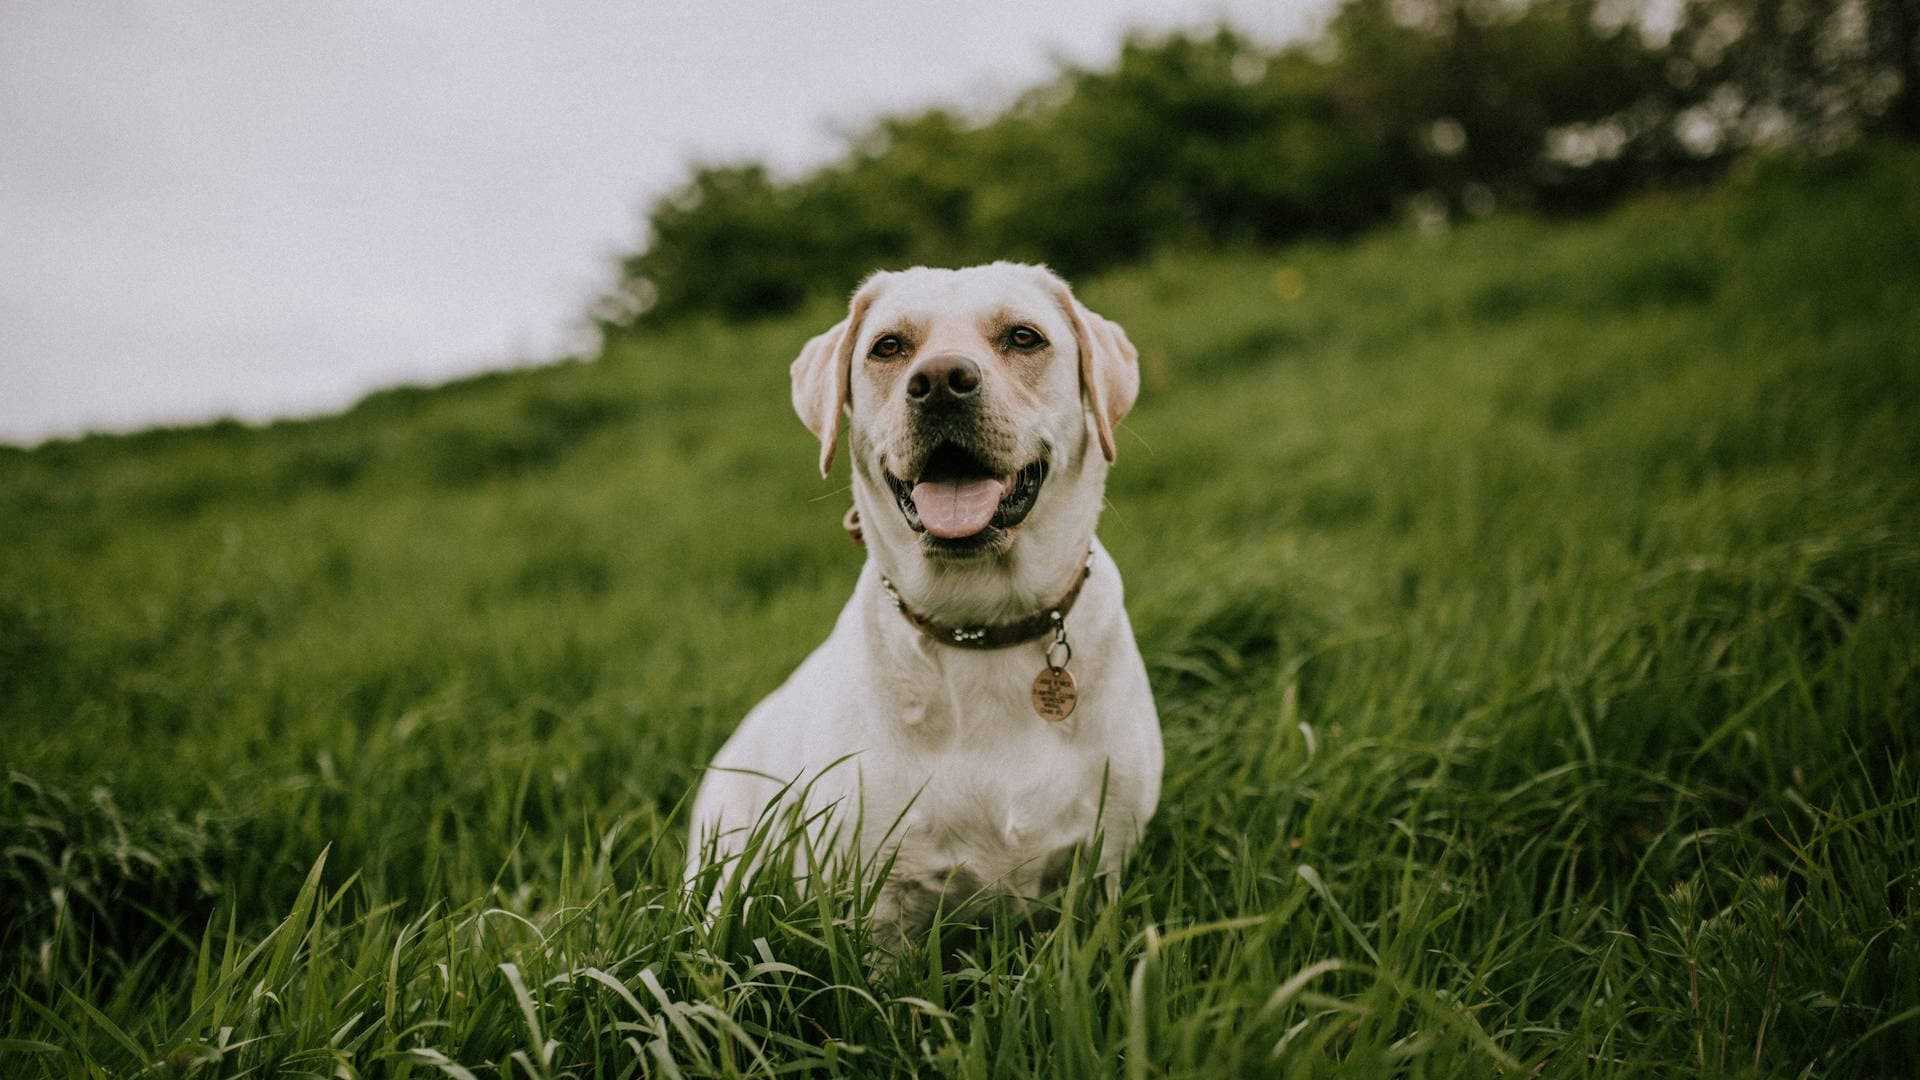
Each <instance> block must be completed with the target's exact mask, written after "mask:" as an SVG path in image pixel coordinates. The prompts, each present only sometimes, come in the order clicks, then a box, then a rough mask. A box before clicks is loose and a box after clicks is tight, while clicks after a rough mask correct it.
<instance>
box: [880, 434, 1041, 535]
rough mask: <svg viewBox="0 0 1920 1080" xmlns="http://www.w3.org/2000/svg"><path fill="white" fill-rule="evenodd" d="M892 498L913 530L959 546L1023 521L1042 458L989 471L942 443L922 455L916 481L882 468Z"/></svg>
mask: <svg viewBox="0 0 1920 1080" xmlns="http://www.w3.org/2000/svg"><path fill="white" fill-rule="evenodd" d="M886 477H887V486H888V487H890V488H892V489H893V499H894V502H896V503H898V504H899V506H900V513H901V514H903V515H905V516H906V519H907V524H908V525H911V526H912V527H913V531H914V532H923V533H926V534H927V535H928V536H929V537H932V538H933V539H934V540H936V541H939V542H942V543H943V544H946V545H952V546H964V545H966V544H968V543H973V542H979V541H984V540H986V539H988V538H990V536H991V534H992V531H993V530H995V529H1011V528H1013V527H1014V526H1015V525H1018V524H1020V523H1021V522H1022V521H1025V520H1026V518H1027V514H1028V513H1029V512H1031V511H1032V510H1033V503H1034V500H1035V499H1037V498H1039V497H1040V485H1041V484H1043V483H1045V482H1046V479H1047V462H1046V459H1045V458H1044V457H1042V458H1039V459H1036V460H1034V461H1032V462H1029V463H1028V464H1027V465H1026V466H1024V467H1022V468H1021V469H1019V470H1018V471H1016V472H1013V473H1010V474H1000V473H996V472H994V470H993V469H992V468H990V467H989V466H988V465H987V464H986V463H985V462H984V461H981V460H980V458H979V457H978V456H977V455H975V454H974V453H973V452H972V451H970V450H968V449H967V448H965V447H963V446H960V445H958V444H956V443H951V442H943V443H941V444H940V445H939V446H937V447H935V448H934V451H933V453H931V454H929V455H927V462H926V464H925V465H924V466H922V467H921V470H920V476H919V478H918V479H916V480H913V481H911V482H909V481H906V480H902V479H900V478H899V477H897V476H895V475H893V473H892V472H891V471H890V470H888V471H886Z"/></svg>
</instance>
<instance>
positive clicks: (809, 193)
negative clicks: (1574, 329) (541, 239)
mask: <svg viewBox="0 0 1920 1080" xmlns="http://www.w3.org/2000/svg"><path fill="white" fill-rule="evenodd" d="M1875 131H1878V132H1884V133H1890V134H1894V135H1899V136H1903V137H1905V138H1908V139H1916V138H1920V3H1916V0H1838V2H1829V0H1544V2H1529V0H1344V2H1343V3H1341V4H1340V5H1339V7H1338V9H1337V13H1336V14H1335V16H1334V17H1333V19H1332V20H1331V22H1330V24H1329V26H1328V27H1327V30H1326V32H1325V34H1324V35H1323V36H1322V37H1321V38H1319V39H1318V40H1313V41H1308V42H1302V43H1297V44H1292V45H1288V46H1285V47H1273V46H1267V45H1262V44H1260V43H1258V42H1255V41H1252V40H1249V39H1247V38H1246V37H1244V36H1242V35H1239V34H1235V33H1233V32H1231V31H1227V30H1222V31H1220V32H1218V33H1216V34H1213V35H1211V36H1205V35H1199V36H1196V35H1182V34H1174V35H1171V36H1167V37H1159V38H1149V37H1136V38H1133V39H1130V40H1129V41H1127V43H1126V45H1125V47H1124V48H1123V49H1122V51H1121V54H1120V58H1119V60H1118V61H1117V63H1116V64H1115V65H1114V66H1113V67H1112V68H1110V69H1097V70H1093V69H1081V68H1071V67H1070V68H1067V69H1065V70H1063V71H1061V73H1060V74H1059V76H1058V77H1057V78H1055V79H1054V80H1053V81H1052V82H1050V83H1048V84H1047V85H1044V86H1041V87H1038V88H1035V89H1034V90H1032V91H1031V92H1029V93H1027V94H1026V95H1024V96H1022V97H1021V98H1020V99H1019V100H1018V101H1017V102H1015V103H1013V104H1012V106H1011V107H1009V108H1007V109H1005V110H1004V111H1002V112H999V113H997V114H994V115H988V116H967V115H963V114H960V113H956V112H954V111H952V110H945V109H933V110H929V111H926V112H921V113H917V114H912V115H901V116H892V117H887V118H884V119H882V120H880V121H879V122H877V123H875V124H874V125H872V126H871V127H870V128H868V129H867V130H865V131H863V132H861V133H859V134H858V135H856V136H855V137H854V138H853V139H852V140H850V144H849V146H848V148H847V151H846V153H845V155H844V156H843V157H842V158H841V159H840V160H838V161H835V162H833V163H832V164H830V165H828V166H826V167H824V168H821V169H819V170H816V171H814V172H812V173H809V174H807V175H804V176H798V177H779V176H775V175H772V174H770V173H769V172H768V171H767V170H766V169H765V168H764V167H763V166H760V165H758V164H753V163H718V164H709V165H707V166H704V167H701V168H697V169H695V170H694V171H693V173H692V175H691V176H690V177H689V178H688V179H687V181H686V182H685V184H684V185H682V186H681V187H680V189H679V190H677V191H675V192H673V193H671V194H670V195H669V196H668V197H667V198H665V199H662V200H661V201H660V202H659V203H658V204H656V205H655V206H653V207H652V208H651V210H650V212H649V214H648V216H647V227H646V237H645V243H644V246H643V247H642V249H641V250H639V251H638V252H636V253H635V254H634V255H633V256H632V257H630V258H628V259H627V260H625V262H624V264H623V265H622V267H621V273H620V283H619V286H618V288H616V289H615V290H613V292H612V293H611V294H609V295H608V296H607V297H606V298H605V300H604V302H603V303H602V304H601V305H600V308H599V311H598V317H599V318H600V320H601V324H602V326H603V327H605V328H606V329H608V330H610V331H614V332H618V331H620V330H622V329H625V328H631V327H634V326H636V325H657V324H660V323H663V322H670V321H673V320H676V319H680V318H684V317H686V316H688V315H697V314H712V315H719V316H723V317H727V318H734V319H741V318H757V317H763V316H766V315H768V314H779V313H785V312H789V311H792V310H793V309H795V308H796V307H798V306H799V305H801V304H802V303H804V302H806V300H807V299H808V298H809V297H810V296H817V295H821V294H831V295H844V294H845V293H846V291H847V290H848V289H850V288H851V287H852V285H853V284H854V282H856V281H857V280H859V278H860V277H862V276H863V275H865V274H866V273H867V272H869V271H871V270H872V269H873V268H874V267H876V266H904V265H909V264H913V263H926V264H929V265H935V266H941V265H965V264H968V263H975V262H983V261H988V260H991V259H995V258H1009V257H1011V258H1022V259H1027V260H1031V261H1042V262H1047V263H1050V264H1051V265H1053V266H1054V267H1055V268H1056V269H1058V270H1060V271H1061V272H1063V273H1066V274H1068V275H1070V276H1077V275H1084V274H1086V273H1088V272H1091V271H1095V270H1100V269H1104V268H1107V267H1111V266H1118V265H1124V264H1127V263H1130V262H1133V261H1135V260H1137V259H1140V258H1142V257H1144V256H1145V255H1147V254H1149V253H1150V252H1153V251H1157V250H1161V249H1165V248H1169V247H1190V246H1193V245H1196V244H1198V245H1207V246H1212V247H1219V246H1222V245H1234V246H1256V247H1271V246H1273V245H1276V244H1280V243H1285V242H1290V241H1293V240H1297V239H1300V238H1303V237H1339V236H1346V235H1350V234H1352V233H1353V232H1355V231H1356V230H1359V229H1362V228H1364V227H1368V226H1371V225H1374V224H1377V223H1380V222H1382V221H1384V220H1388V219H1389V218H1391V217H1394V216H1407V217H1413V218H1416V219H1420V220H1427V221H1429V222H1437V221H1442V220H1445V219H1447V218H1459V217H1470V216H1477V215H1484V214H1487V213H1490V212H1493V211H1494V210H1495V209H1497V208H1502V207H1506V208H1515V207H1518V208H1528V209H1532V210H1535V211H1539V212H1546V213H1552V214H1567V213H1571V212H1576V211H1582V210H1591V209H1594V208H1596V207H1601V206H1605V205H1609V204H1611V203H1612V202H1614V201H1615V200H1617V199H1618V198H1620V197H1621V196H1623V195H1625V194H1627V193H1630V192H1634V191H1640V190H1645V189H1647V188H1649V187H1660V186H1672V185H1675V184H1683V183H1689V182H1694V181H1697V180H1700V179H1703V178H1708V177H1712V176H1716V175H1719V174H1720V173H1721V172H1722V171H1724V169H1725V168H1726V167H1727V166H1728V165H1729V164H1730V163H1732V162H1734V161H1737V160H1739V159H1740V156H1741V155H1743V154H1745V153H1748V152H1750V151H1752V150H1754V149H1756V148H1767V149H1776V150H1777V149H1780V148H1784V147H1795V148H1802V149H1811V150H1814V151H1821V152H1824V151H1830V150H1832V149H1835V148H1837V147H1840V146H1844V145H1847V144H1849V143H1850V142H1852V141H1853V140H1855V139H1857V138H1858V137H1860V135H1861V134H1862V133H1868V132H1875Z"/></svg>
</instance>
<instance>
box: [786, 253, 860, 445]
mask: <svg viewBox="0 0 1920 1080" xmlns="http://www.w3.org/2000/svg"><path fill="white" fill-rule="evenodd" d="M879 277H880V275H878V274H875V275H873V276H872V277H870V278H868V279H867V280H866V281H865V282H864V283H863V284H862V285H861V286H860V290H859V291H858V292H856V293H854V294H853V301H852V302H851V303H850V304H848V306H847V317H846V318H844V319H841V320H840V321H839V322H837V323H834V324H833V326H832V327H831V328H830V329H828V330H827V331H826V332H825V333H823V334H818V335H816V336H814V338H813V339H812V340H810V341H808V342H807V343H806V344H805V345H804V346H802V347H801V349H800V355H799V356H797V357H795V358H794V361H793V365H792V366H791V367H790V368H788V371H789V372H790V373H791V374H792V376H793V411H794V412H796V413H798V414H800V422H801V423H803V424H805V425H807V430H808V431H811V432H813V433H814V435H815V436H817V437H818V438H819V439H820V475H821V477H822V478H825V477H826V475H827V470H828V469H830V468H832V467H833V448H834V447H835V446H836V445H838V443H839V441H840V413H841V411H842V410H844V409H845V408H846V407H847V400H848V395H849V394H850V393H851V392H852V384H851V382H850V379H851V377H852V371H853V347H854V345H856V344H858V339H859V337H860V320H861V319H863V318H865V317H866V314H867V308H869V307H871V306H872V305H873V297H874V294H875V293H877V292H878V291H879V290H878V287H877V286H878V284H879Z"/></svg>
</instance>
